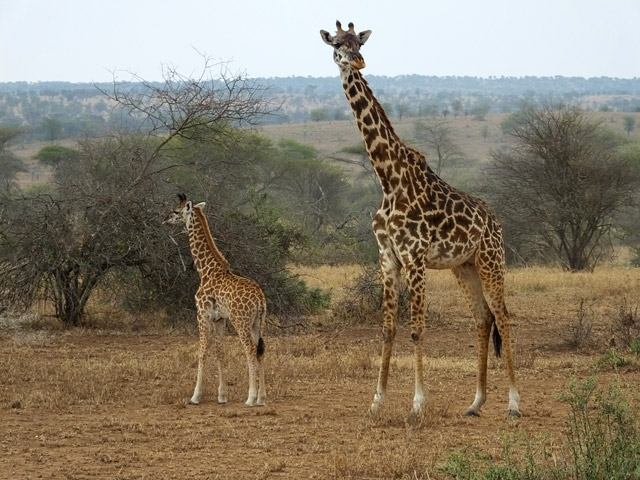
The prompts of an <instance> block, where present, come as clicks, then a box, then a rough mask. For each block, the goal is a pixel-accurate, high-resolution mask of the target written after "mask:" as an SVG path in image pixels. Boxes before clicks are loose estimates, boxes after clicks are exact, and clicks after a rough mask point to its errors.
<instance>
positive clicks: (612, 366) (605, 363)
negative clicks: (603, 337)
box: [596, 348, 631, 370]
mask: <svg viewBox="0 0 640 480" xmlns="http://www.w3.org/2000/svg"><path fill="white" fill-rule="evenodd" d="M629 363H631V362H629V360H627V359H626V358H624V357H623V356H622V355H620V353H619V352H618V350H617V349H616V348H610V349H609V350H607V352H606V353H605V354H604V355H602V356H601V357H600V358H599V359H598V362H597V363H596V366H597V368H598V369H600V370H617V369H618V368H620V367H624V366H626V365H629Z"/></svg>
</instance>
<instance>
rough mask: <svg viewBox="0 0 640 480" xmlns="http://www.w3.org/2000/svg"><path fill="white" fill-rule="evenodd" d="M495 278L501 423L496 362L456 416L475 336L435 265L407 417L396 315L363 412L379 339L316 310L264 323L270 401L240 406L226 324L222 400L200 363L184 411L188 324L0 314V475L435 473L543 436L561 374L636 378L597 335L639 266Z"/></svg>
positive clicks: (407, 370) (603, 335) (402, 334)
mask: <svg viewBox="0 0 640 480" xmlns="http://www.w3.org/2000/svg"><path fill="white" fill-rule="evenodd" d="M296 272H297V273H299V274H300V275H303V276H304V278H305V279H314V281H316V282H318V283H317V284H314V286H321V287H323V288H324V285H330V286H331V287H332V288H334V289H335V296H336V298H340V294H341V293H340V290H341V289H342V288H343V287H344V285H347V283H348V280H349V279H350V278H351V277H352V276H353V274H354V273H356V272H357V269H356V267H346V268H337V267H322V268H314V269H303V268H301V267H296ZM310 283H311V282H310ZM507 284H508V291H509V297H508V304H509V308H510V310H511V312H512V317H513V319H514V334H515V345H516V361H517V365H518V376H519V380H520V386H521V395H522V410H523V413H524V417H523V418H522V419H520V420H519V421H517V422H508V421H506V419H505V418H504V417H505V413H504V412H505V409H506V402H507V395H506V392H507V388H506V379H505V378H504V377H505V375H504V370H503V368H502V365H501V363H500V361H498V360H495V359H492V360H491V362H490V368H489V372H488V377H489V392H488V393H489V399H488V401H487V404H486V405H485V407H484V409H483V415H482V416H481V417H480V418H472V419H470V418H466V417H461V416H460V414H461V413H462V412H464V410H465V409H466V407H467V406H468V404H469V403H470V402H471V400H472V398H473V393H474V390H475V348H474V343H475V334H474V332H473V327H472V320H471V316H470V314H469V312H468V311H467V308H466V305H465V304H464V300H463V299H462V298H461V295H460V293H459V292H458V289H457V286H456V284H455V281H454V280H453V277H452V276H451V275H450V274H448V273H447V272H433V274H430V276H429V289H430V297H431V308H433V309H436V308H437V309H438V311H439V312H440V314H441V317H442V319H443V321H442V322H441V323H438V324H437V325H432V326H430V327H429V329H428V335H427V340H426V349H425V352H426V361H425V379H426V382H427V404H426V407H425V409H424V410H423V411H422V412H421V413H420V414H419V415H409V409H410V406H411V398H412V395H413V392H412V390H413V386H412V383H413V359H412V356H413V348H412V343H411V340H410V336H409V331H408V327H407V326H406V325H400V326H399V329H398V334H397V337H396V345H395V347H394V355H393V357H392V364H391V377H390V382H389V392H388V398H387V402H386V403H385V404H384V405H383V407H382V408H381V410H380V411H379V412H377V413H376V414H375V415H372V414H369V413H367V409H368V406H369V405H370V402H371V399H372V395H373V391H374V388H375V382H376V378H377V371H378V366H379V353H380V347H381V342H380V337H379V329H380V326H379V325H377V324H373V323H372V324H360V325H344V324H340V323H337V322H336V321H335V320H334V319H332V318H331V317H330V316H327V317H325V318H321V319H319V320H318V321H317V322H316V323H313V327H308V328H307V330H306V331H304V332H302V333H300V334H296V335H282V334H277V333H276V332H274V331H271V332H268V333H269V335H267V336H266V344H267V350H266V362H267V394H268V403H267V407H265V408H255V409H247V408H243V407H242V402H243V401H244V399H245V396H246V389H247V385H246V362H245V360H244V356H243V353H242V351H241V348H240V344H239V341H238V339H237V337H235V336H230V337H229V338H228V341H227V353H228V365H229V368H228V378H229V382H230V386H229V403H228V404H227V405H225V406H220V405H217V404H216V402H215V369H214V368H213V365H210V366H209V368H208V370H207V372H208V375H207V377H206V383H205V388H206V391H205V394H204V398H203V403H202V404H201V405H199V406H197V407H193V406H187V404H186V402H187V399H188V398H189V396H190V394H191V392H192V389H193V386H194V381H195V369H196V343H197V339H196V337H195V335H194V334H192V333H186V332H175V331H174V332H167V331H161V332H158V330H157V327H156V325H155V321H149V323H148V324H147V326H146V327H145V326H144V325H145V322H144V321H140V320H139V321H138V327H137V328H136V329H132V328H125V329H123V330H120V329H119V325H124V324H125V323H126V322H127V321H132V319H130V318H128V317H126V316H123V317H122V318H119V319H118V318H116V319H113V320H111V322H112V323H111V324H110V327H109V329H108V328H105V327H103V328H102V329H101V330H97V329H96V328H95V327H94V328H84V329H76V330H71V331H65V330H62V329H56V328H49V326H47V325H45V328H44V329H42V328H32V327H29V328H19V327H16V325H15V324H14V326H13V327H12V328H9V327H7V326H6V325H5V326H2V327H0V365H1V366H2V368H1V378H2V381H1V382H0V416H1V417H2V422H0V447H1V448H2V449H3V455H2V456H0V471H2V472H3V475H7V476H8V478H31V477H33V476H36V475H40V476H43V477H62V478H121V479H129V478H130V479H134V478H136V479H139V478H181V479H188V478H196V477H198V478H221V479H224V478H233V479H235V478H322V479H326V478H336V479H337V478H340V479H342V478H353V479H360V478H414V479H434V478H436V479H439V478H447V477H446V475H445V474H444V472H443V471H442V469H441V468H440V466H441V465H442V464H443V463H444V462H445V461H446V460H447V458H448V457H449V455H450V454H451V452H454V451H461V450H466V449H471V450H473V451H479V452H482V454H483V455H487V456H488V457H489V458H493V459H494V460H495V461H496V462H498V461H500V455H501V439H502V438H503V437H504V436H505V435H519V436H531V437H532V438H533V439H534V442H535V441H538V440H537V439H539V438H542V436H544V438H548V439H550V440H549V441H550V442H551V443H553V442H555V444H558V443H559V442H562V439H563V438H564V435H563V428H564V419H565V417H566V414H567V406H566V405H564V404H562V402H560V401H559V399H558V397H559V394H560V393H562V392H564V391H566V388H567V385H568V381H569V379H570V378H572V377H577V378H585V377H588V376H590V375H592V374H593V373H594V372H595V371H598V369H599V372H600V373H599V378H600V381H601V382H602V383H603V384H606V383H609V382H614V381H615V382H618V383H619V384H620V385H621V386H622V387H623V388H624V389H626V391H628V392H634V391H635V389H636V388H637V384H638V382H639V381H640V360H639V359H638V358H637V356H634V354H632V353H631V352H630V351H627V350H619V351H618V353H617V355H619V356H621V357H624V360H625V363H620V365H612V364H611V362H610V361H609V362H608V363H607V361H608V360H611V359H612V358H613V357H612V356H611V355H610V354H609V350H608V345H607V344H606V341H605V340H606V339H607V336H608V335H609V333H610V331H611V322H612V318H610V316H609V315H610V314H611V313H613V314H615V313H616V312H618V311H619V308H620V305H621V303H620V302H621V300H622V299H623V298H626V299H627V308H629V307H631V306H632V305H631V303H633V301H636V300H635V299H636V298H637V296H634V293H637V291H638V287H639V286H640V269H635V270H628V269H624V268H621V267H610V268H603V269H599V270H597V271H596V273H595V274H592V275H591V274H568V273H563V272H561V271H555V270H547V269H526V270H516V271H510V272H509V274H508V279H507ZM580 298H589V299H591V301H592V302H593V303H592V305H593V320H594V333H593V335H594V339H596V340H598V342H596V344H595V345H594V346H592V347H589V348H588V349H581V350H580V349H579V350H576V349H570V348H568V347H567V346H566V345H564V343H563V341H562V338H561V335H560V334H561V332H563V331H565V330H566V329H567V328H568V327H569V326H570V325H571V323H572V322H573V321H574V318H575V314H576V308H577V301H578V300H579V299H580ZM631 299H633V300H631ZM96 308H97V307H96ZM104 308H105V306H104V305H100V310H101V311H102V312H103V313H104V312H105V310H104ZM104 318H105V319H106V318H107V317H106V316H105V317H104ZM108 318H113V315H109V316H108ZM94 321H95V323H96V325H98V323H99V322H98V320H94ZM40 327H42V325H40ZM603 359H604V360H603ZM616 359H617V357H616ZM603 365H604V367H606V368H603Z"/></svg>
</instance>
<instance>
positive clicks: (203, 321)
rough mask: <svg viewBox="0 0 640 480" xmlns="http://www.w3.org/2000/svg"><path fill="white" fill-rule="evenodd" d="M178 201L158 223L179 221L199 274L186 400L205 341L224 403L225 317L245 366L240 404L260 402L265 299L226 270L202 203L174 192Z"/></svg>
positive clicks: (197, 400) (203, 354)
mask: <svg viewBox="0 0 640 480" xmlns="http://www.w3.org/2000/svg"><path fill="white" fill-rule="evenodd" d="M178 200H179V201H180V203H179V204H178V205H177V206H176V207H175V208H174V209H173V210H172V211H171V212H170V213H169V215H168V216H167V217H166V218H165V220H164V222H163V223H167V224H184V225H185V226H186V229H187V232H188V234H189V246H190V248H191V255H192V256H193V263H194V265H195V267H196V270H197V271H198V274H199V275H200V287H199V288H198V290H197V291H196V293H195V302H196V308H197V310H198V332H199V346H198V374H197V379H196V387H195V390H194V392H193V396H192V397H191V399H190V400H189V403H190V404H193V405H197V404H199V403H200V397H201V395H202V384H203V377H204V367H205V360H206V357H207V353H208V348H209V345H210V343H213V347H214V348H213V353H214V356H215V358H216V361H217V364H218V403H226V402H227V381H226V377H225V368H226V358H225V353H224V343H225V342H224V340H225V334H226V332H225V330H226V321H227V320H229V321H230V322H231V324H232V325H233V327H234V328H235V330H236V332H237V333H238V337H239V338H240V341H241V342H242V346H243V348H244V352H245V355H246V358H247V365H248V370H249V393H248V396H247V401H246V402H245V405H247V406H253V405H258V406H262V405H264V404H265V402H266V391H265V379H264V350H265V345H264V340H263V339H262V335H263V329H264V324H265V318H266V315H267V302H266V299H265V296H264V293H263V292H262V289H261V288H260V286H259V285H258V284H257V283H256V282H254V281H253V280H250V279H248V278H245V277H242V276H240V275H236V274H234V273H233V272H232V271H231V268H230V265H229V262H228V261H227V259H226V258H225V257H224V255H222V253H221V252H220V250H218V247H217V246H216V244H215V242H214V240H213V236H212V235H211V231H210V229H209V224H208V222H207V218H206V216H205V214H204V207H205V204H204V203H198V204H197V205H193V203H192V202H191V201H190V200H187V197H186V195H184V194H182V193H181V194H178Z"/></svg>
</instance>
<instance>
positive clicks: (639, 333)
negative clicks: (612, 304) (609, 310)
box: [612, 297, 640, 348]
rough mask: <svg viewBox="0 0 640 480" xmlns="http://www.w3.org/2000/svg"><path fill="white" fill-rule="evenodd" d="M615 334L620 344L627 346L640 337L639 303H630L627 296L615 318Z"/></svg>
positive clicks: (613, 327)
mask: <svg viewBox="0 0 640 480" xmlns="http://www.w3.org/2000/svg"><path fill="white" fill-rule="evenodd" d="M612 329H613V334H614V337H615V338H616V339H617V341H618V342H619V345H620V346H622V347H625V348H629V347H631V345H632V344H633V343H634V342H635V341H637V339H638V338H640V313H638V305H629V304H628V301H627V297H623V299H622V303H621V305H620V307H619V308H618V313H617V315H616V316H615V317H614V320H613V326H612Z"/></svg>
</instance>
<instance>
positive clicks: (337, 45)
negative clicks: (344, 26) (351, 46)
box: [333, 43, 342, 48]
mask: <svg viewBox="0 0 640 480" xmlns="http://www.w3.org/2000/svg"><path fill="white" fill-rule="evenodd" d="M341 46H342V44H341V43H334V44H333V48H340V47H341Z"/></svg>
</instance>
